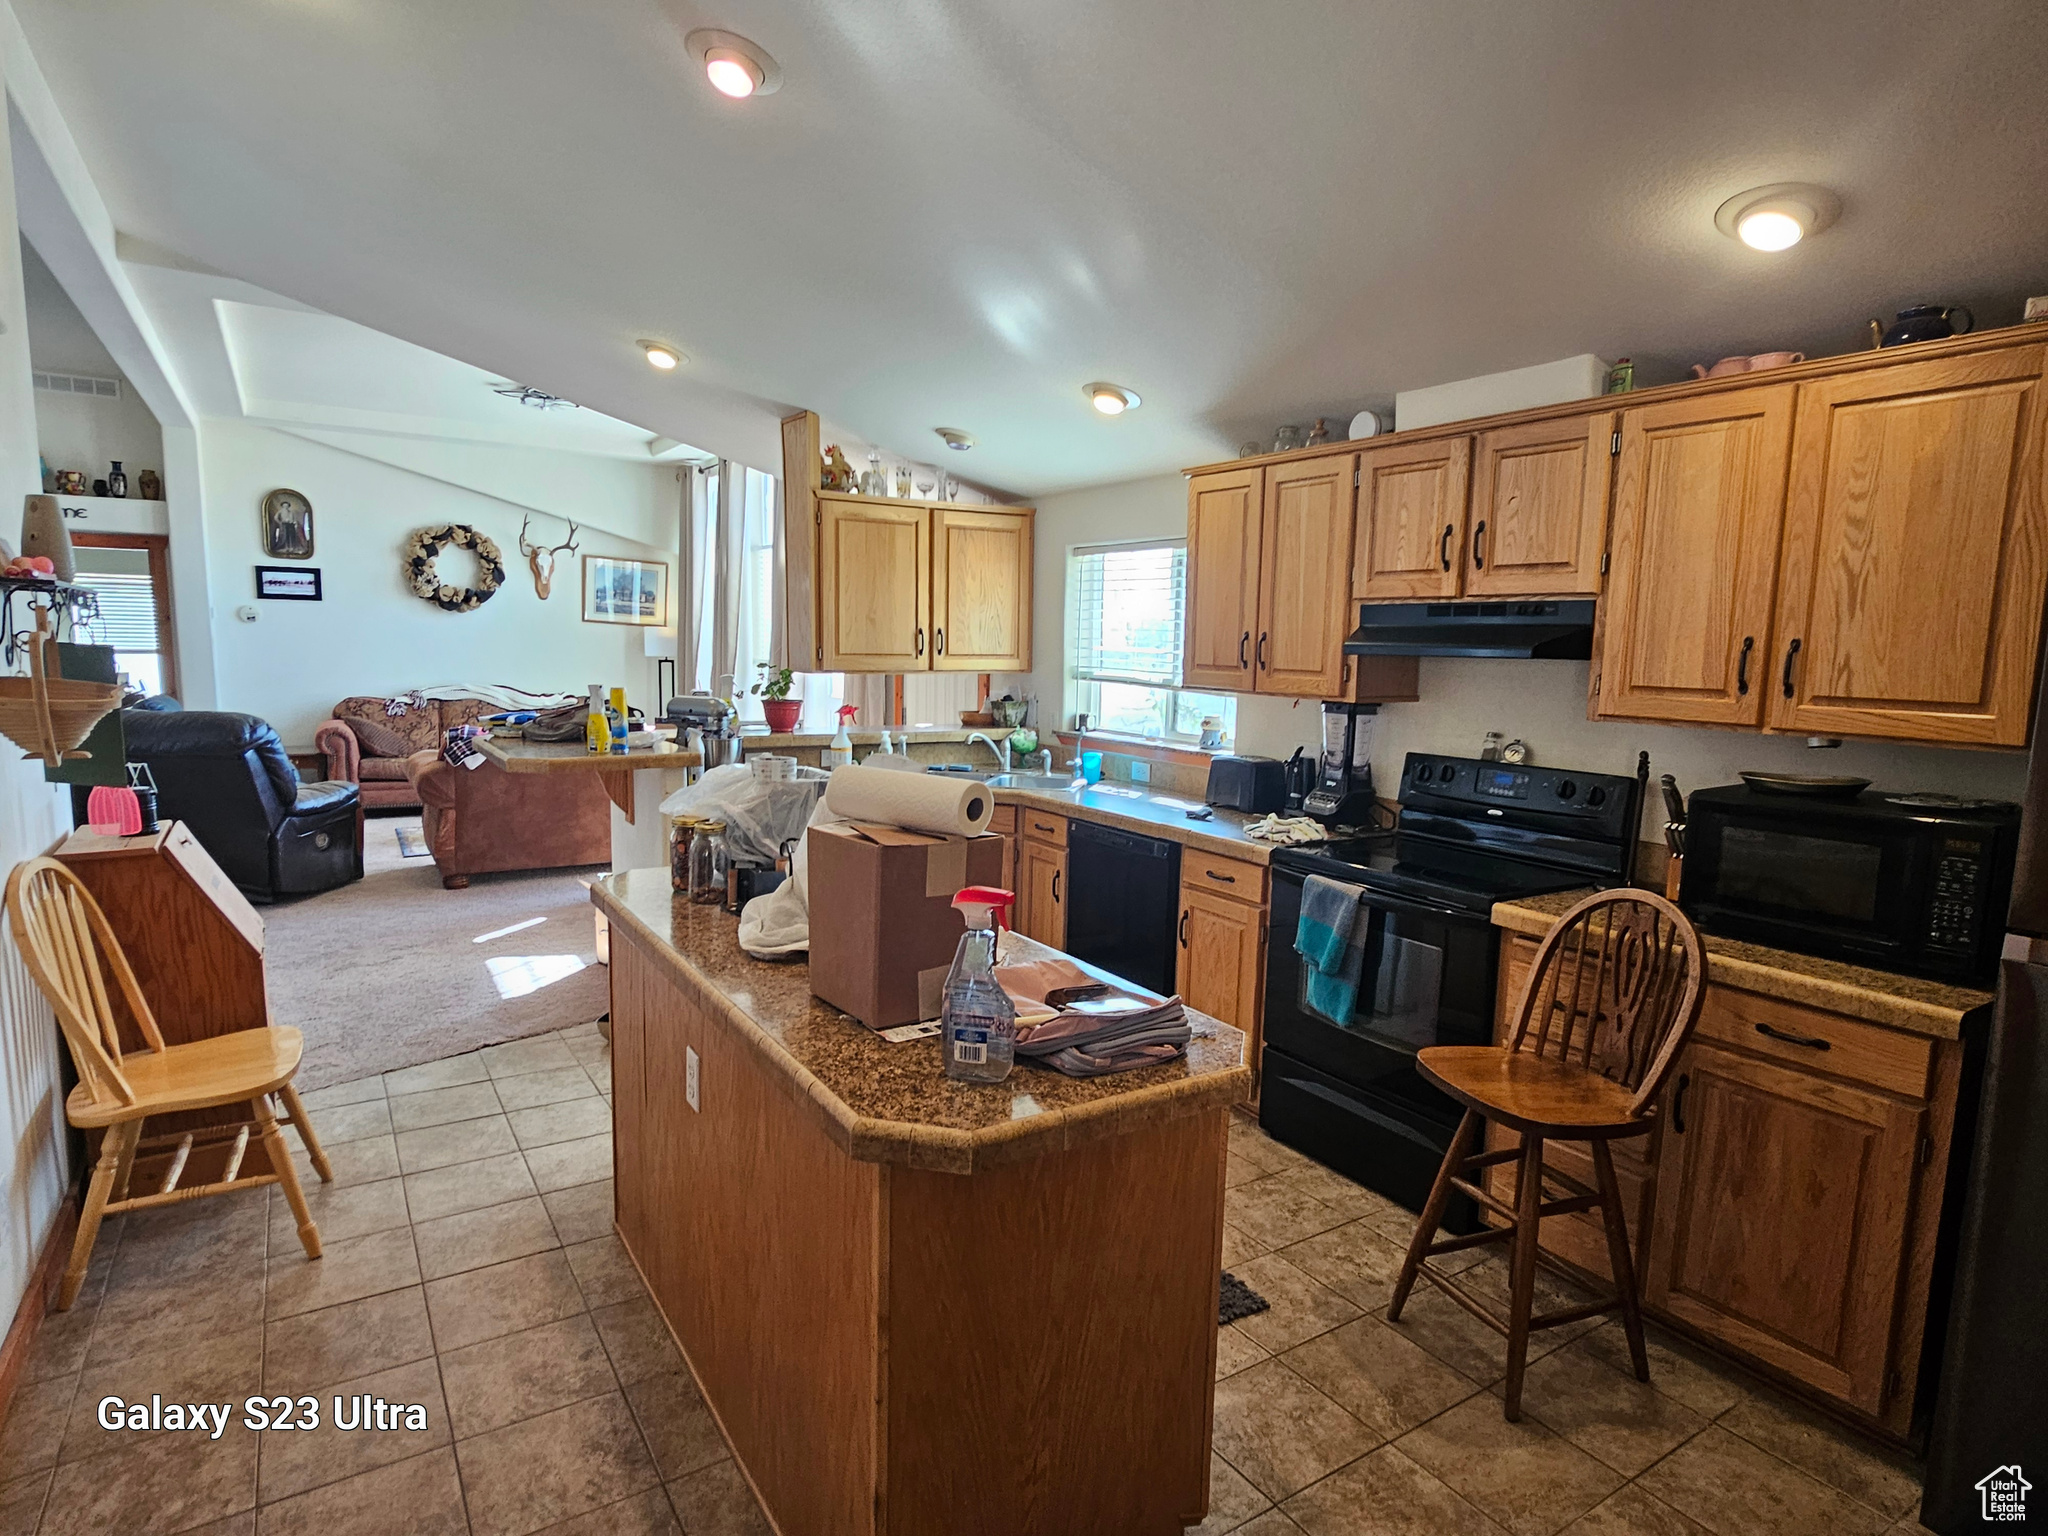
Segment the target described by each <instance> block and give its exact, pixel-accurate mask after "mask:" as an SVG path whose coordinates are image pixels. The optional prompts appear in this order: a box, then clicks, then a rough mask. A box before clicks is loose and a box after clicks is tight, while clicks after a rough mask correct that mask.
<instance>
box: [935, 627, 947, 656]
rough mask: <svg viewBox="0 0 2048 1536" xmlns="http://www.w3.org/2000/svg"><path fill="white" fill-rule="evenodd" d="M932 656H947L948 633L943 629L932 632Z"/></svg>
mask: <svg viewBox="0 0 2048 1536" xmlns="http://www.w3.org/2000/svg"><path fill="white" fill-rule="evenodd" d="M932 654H933V655H934V656H943V655H945V654H946V632H945V631H944V630H943V629H935V630H933V631H932Z"/></svg>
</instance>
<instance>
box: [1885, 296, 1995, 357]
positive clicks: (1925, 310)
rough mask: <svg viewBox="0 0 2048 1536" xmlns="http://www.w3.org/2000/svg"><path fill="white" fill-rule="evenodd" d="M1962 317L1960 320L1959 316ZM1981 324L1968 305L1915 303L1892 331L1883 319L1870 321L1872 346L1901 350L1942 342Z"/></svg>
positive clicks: (1900, 312)
mask: <svg viewBox="0 0 2048 1536" xmlns="http://www.w3.org/2000/svg"><path fill="white" fill-rule="evenodd" d="M1958 315H1960V316H1961V317H1962V318H1961V319H1960V320H1958V319H1957V318H1956V317H1957V316H1958ZM1976 323H1977V319H1976V316H1974V315H1972V314H1971V313H1970V311H1969V308H1968V306H1966V305H1962V304H1915V305H1912V306H1911V307H1910V308H1907V309H1902V310H1900V311H1899V317H1898V319H1896V320H1895V321H1893V322H1892V327H1891V329H1890V330H1886V329H1885V328H1884V322H1883V321H1882V320H1873V321H1871V322H1870V334H1871V336H1872V337H1873V338H1874V340H1873V341H1872V343H1871V345H1873V346H1878V347H1898V346H1903V345H1905V344H1906V343H1907V342H1909V341H1942V340H1945V339H1946V338H1948V337H1950V336H1961V335H1963V334H1964V333H1966V332H1967V331H1968V330H1969V329H1970V327H1971V326H1973V325H1975V324H1976Z"/></svg>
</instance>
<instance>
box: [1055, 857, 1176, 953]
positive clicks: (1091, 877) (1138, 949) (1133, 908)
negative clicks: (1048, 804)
mask: <svg viewBox="0 0 2048 1536" xmlns="http://www.w3.org/2000/svg"><path fill="white" fill-rule="evenodd" d="M1066 907H1067V953H1068V954H1070V955H1073V956H1074V957H1075V958H1076V959H1080V960H1086V961H1087V962H1089V964H1091V965H1099V966H1101V967H1102V968H1103V969H1104V970H1105V971H1112V972H1114V973H1115V974H1116V975H1118V976H1121V977H1123V978H1124V980H1126V981H1131V982H1136V983H1137V984H1138V985H1139V986H1141V987H1147V988H1150V989H1151V990H1152V991H1154V992H1159V993H1171V992H1172V991H1173V966H1174V947H1175V946H1174V935H1173V925H1174V922H1175V920H1176V919H1177V918H1178V917H1179V915H1180V845H1179V844H1178V843H1169V842H1167V841H1166V839H1164V838H1161V837H1139V836H1138V835H1137V834H1135V833H1132V832H1119V831H1116V830H1115V829H1114V828H1111V827H1102V826H1097V825H1096V824H1095V823H1094V822H1092V821H1083V820H1081V819H1080V818H1079V817H1075V818H1074V819H1073V820H1072V821H1070V822H1069V823H1068V824H1067V901H1066Z"/></svg>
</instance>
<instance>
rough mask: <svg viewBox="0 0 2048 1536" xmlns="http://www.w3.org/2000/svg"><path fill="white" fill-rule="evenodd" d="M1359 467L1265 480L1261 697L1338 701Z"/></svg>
mask: <svg viewBox="0 0 2048 1536" xmlns="http://www.w3.org/2000/svg"><path fill="white" fill-rule="evenodd" d="M1357 468H1358V460H1357V459H1356V458H1354V457H1352V456H1351V455H1349V454H1342V455H1336V456H1332V457H1328V458H1319V459H1309V460H1304V461H1302V462H1300V463H1295V464H1285V465H1276V466H1275V467H1273V468H1271V469H1268V470H1267V471H1266V472H1265V482H1266V495H1265V517H1264V525H1265V526H1264V528H1263V530H1262V534H1261V539H1260V547H1259V633H1258V638H1257V639H1256V640H1254V641H1253V643H1252V663H1253V668H1254V671H1255V673H1256V681H1255V684H1254V686H1255V688H1256V691H1257V692H1259V693H1284V694H1293V695H1295V696H1297V697H1302V698H1312V699H1331V698H1336V697H1338V696H1339V694H1341V693H1342V691H1343V689H1344V685H1345V682H1346V680H1347V677H1348V669H1347V668H1346V666H1345V664H1344V662H1345V657H1344V637H1345V635H1346V634H1348V633H1349V632H1350V630H1351V595H1350V593H1349V591H1348V590H1347V586H1348V582H1347V580H1346V573H1347V572H1348V571H1349V569H1350V565H1351V510H1352V499H1353V493H1354V490H1355V487H1354V485H1353V481H1354V479H1355V478H1356V472H1357Z"/></svg>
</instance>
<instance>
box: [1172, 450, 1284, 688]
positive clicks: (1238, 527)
mask: <svg viewBox="0 0 2048 1536" xmlns="http://www.w3.org/2000/svg"><path fill="white" fill-rule="evenodd" d="M1264 495H1265V474H1264V472H1263V471H1261V470H1256V469H1223V470H1214V471H1211V472H1210V473H1208V474H1201V475H1195V476H1193V477H1192V478H1191V479H1190V480H1189V481H1188V568H1187V569H1188V573H1187V597H1186V613H1185V615H1184V618H1185V621H1186V636H1185V639H1184V641H1183V643H1182V650H1181V678H1182V681H1183V682H1185V683H1186V684H1187V686H1188V687H1190V688H1211V689H1215V690H1218V691H1219V692H1225V693H1243V692H1249V691H1251V689H1252V681H1253V680H1252V640H1253V638H1254V634H1255V631H1256V630H1257V629H1258V624H1259V528H1260V518H1261V515H1262V513H1263V510H1264V500H1263V498H1264Z"/></svg>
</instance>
